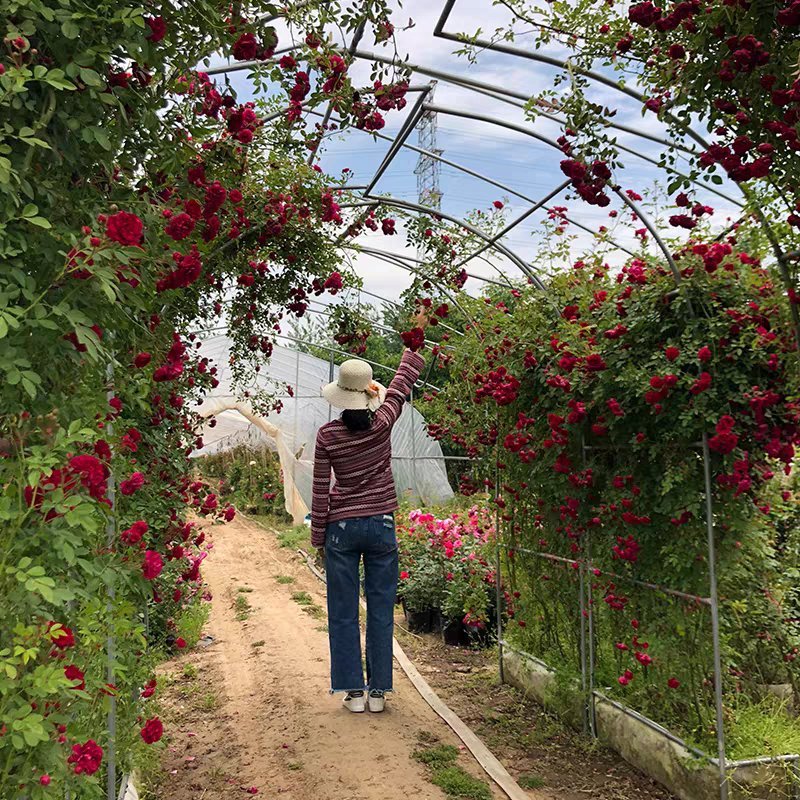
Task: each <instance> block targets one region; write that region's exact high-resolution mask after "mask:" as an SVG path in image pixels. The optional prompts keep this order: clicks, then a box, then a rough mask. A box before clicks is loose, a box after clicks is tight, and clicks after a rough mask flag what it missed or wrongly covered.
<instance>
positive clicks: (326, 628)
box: [314, 625, 328, 633]
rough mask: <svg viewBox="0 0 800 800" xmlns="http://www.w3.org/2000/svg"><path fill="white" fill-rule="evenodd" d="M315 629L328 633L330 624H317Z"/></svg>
mask: <svg viewBox="0 0 800 800" xmlns="http://www.w3.org/2000/svg"><path fill="white" fill-rule="evenodd" d="M314 630H316V631H319V632H320V633H327V632H328V626H327V625H317V627H316V628H314Z"/></svg>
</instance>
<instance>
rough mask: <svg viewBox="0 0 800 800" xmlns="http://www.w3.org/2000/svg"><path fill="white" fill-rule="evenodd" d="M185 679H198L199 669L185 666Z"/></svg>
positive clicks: (192, 665)
mask: <svg viewBox="0 0 800 800" xmlns="http://www.w3.org/2000/svg"><path fill="white" fill-rule="evenodd" d="M183 677H184V678H187V679H188V680H193V679H194V678H196V677H197V667H196V666H195V665H194V664H184V667H183Z"/></svg>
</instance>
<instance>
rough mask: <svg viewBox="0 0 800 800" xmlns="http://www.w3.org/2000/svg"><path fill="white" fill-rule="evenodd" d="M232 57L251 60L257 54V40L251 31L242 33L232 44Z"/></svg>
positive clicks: (238, 59)
mask: <svg viewBox="0 0 800 800" xmlns="http://www.w3.org/2000/svg"><path fill="white" fill-rule="evenodd" d="M232 52H233V57H234V58H235V59H236V60H237V61H253V60H254V59H255V57H256V55H257V54H258V41H257V40H256V37H255V36H254V35H253V34H252V33H243V34H242V35H241V36H240V37H239V38H238V39H237V40H236V41H235V42H234V45H233V51H232Z"/></svg>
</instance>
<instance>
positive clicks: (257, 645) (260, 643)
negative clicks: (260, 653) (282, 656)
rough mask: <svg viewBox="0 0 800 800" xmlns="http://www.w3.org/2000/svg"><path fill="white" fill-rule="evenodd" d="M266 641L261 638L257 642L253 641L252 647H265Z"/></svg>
mask: <svg viewBox="0 0 800 800" xmlns="http://www.w3.org/2000/svg"><path fill="white" fill-rule="evenodd" d="M265 644H266V642H265V641H264V640H263V639H259V640H258V641H257V642H253V643H252V644H251V645H250V647H263V646H264V645H265Z"/></svg>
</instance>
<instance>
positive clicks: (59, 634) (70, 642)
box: [47, 621, 75, 650]
mask: <svg viewBox="0 0 800 800" xmlns="http://www.w3.org/2000/svg"><path fill="white" fill-rule="evenodd" d="M58 624H59V623H57V622H53V621H50V622H48V623H47V634H48V636H49V637H50V641H51V642H52V643H53V644H54V645H55V646H56V647H57V648H58V649H59V650H66V649H67V648H68V647H75V635H74V634H73V633H72V628H68V627H67V626H66V625H61V626H60V627H59V629H58V630H55V631H53V630H52V629H53V627H54V626H55V625H58ZM51 631H52V633H51Z"/></svg>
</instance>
